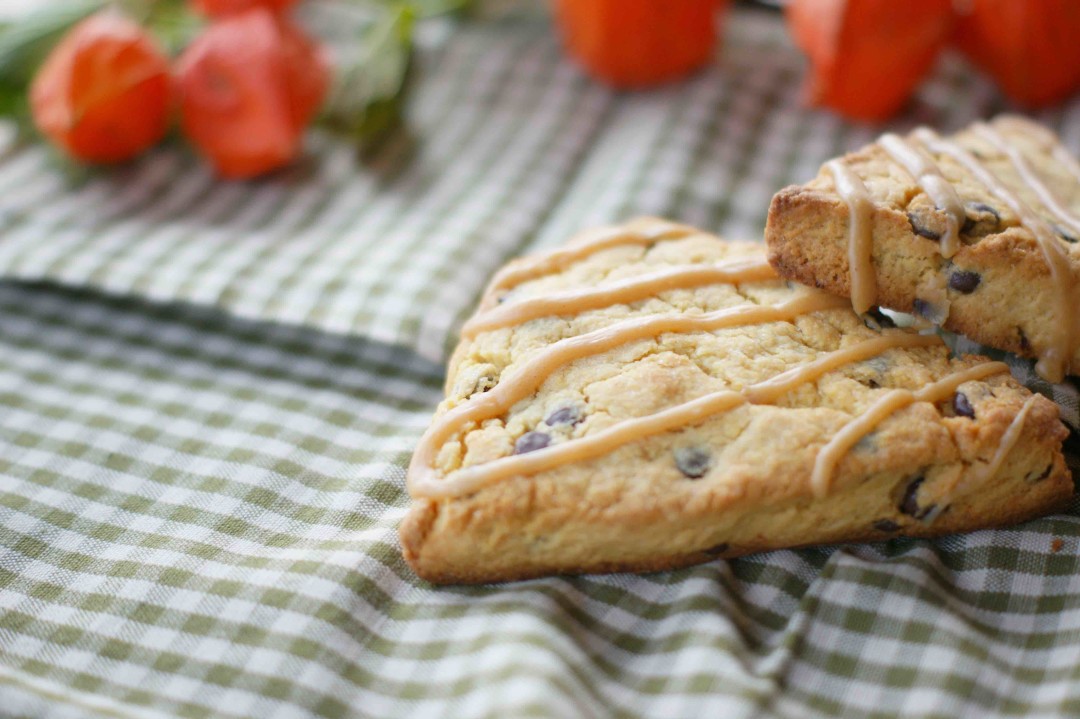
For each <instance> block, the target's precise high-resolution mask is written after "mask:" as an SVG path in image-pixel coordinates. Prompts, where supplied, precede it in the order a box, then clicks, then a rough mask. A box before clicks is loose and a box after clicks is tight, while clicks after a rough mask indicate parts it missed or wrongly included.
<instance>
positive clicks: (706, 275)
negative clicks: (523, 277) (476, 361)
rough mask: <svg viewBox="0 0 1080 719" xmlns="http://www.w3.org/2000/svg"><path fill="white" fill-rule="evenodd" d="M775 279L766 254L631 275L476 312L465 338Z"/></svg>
mask: <svg viewBox="0 0 1080 719" xmlns="http://www.w3.org/2000/svg"><path fill="white" fill-rule="evenodd" d="M771 279H776V271H775V270H773V268H772V267H771V266H770V265H769V263H768V261H767V260H765V258H763V257H755V258H749V259H745V258H744V259H737V260H730V261H728V262H724V263H721V264H717V265H712V266H709V265H688V266H684V267H673V268H670V269H667V270H664V271H662V272H657V273H654V274H650V275H643V276H640V277H631V278H629V279H627V280H623V281H621V282H613V283H611V284H607V285H604V286H602V287H595V288H586V289H583V290H575V291H572V292H561V293H557V294H552V295H547V296H546V297H532V298H529V299H526V300H521V301H520V302H513V303H510V304H506V305H502V306H499V307H495V308H492V309H490V310H488V311H487V312H483V313H481V314H478V315H476V316H474V317H473V318H472V319H470V320H469V321H468V322H466V323H465V326H464V327H462V328H461V336H462V337H464V338H471V337H475V336H476V335H478V334H479V333H481V332H487V331H489V330H494V329H499V328H500V327H510V326H514V325H518V324H521V323H522V322H527V321H529V320H533V319H536V318H538V317H550V316H552V315H563V314H571V313H578V312H583V311H585V310H595V309H599V308H601V307H609V306H611V305H613V304H629V303H631V302H637V301H639V300H643V299H647V298H650V297H654V296H655V295H657V294H658V293H660V292H664V291H666V290H675V289H686V288H689V287H700V286H701V285H711V284H716V283H718V282H754V281H759V280H771Z"/></svg>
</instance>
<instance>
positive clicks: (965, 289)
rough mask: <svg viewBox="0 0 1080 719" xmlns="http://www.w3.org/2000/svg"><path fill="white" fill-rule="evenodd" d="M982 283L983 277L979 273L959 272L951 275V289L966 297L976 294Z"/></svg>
mask: <svg viewBox="0 0 1080 719" xmlns="http://www.w3.org/2000/svg"><path fill="white" fill-rule="evenodd" d="M980 282H982V277H981V276H980V275H979V273H978V272H971V271H969V270H957V271H956V272H953V273H952V274H951V275H949V287H950V288H951V289H954V290H956V291H957V292H959V293H961V294H964V295H970V294H971V293H972V292H974V291H975V288H977V287H978V286H979V283H980Z"/></svg>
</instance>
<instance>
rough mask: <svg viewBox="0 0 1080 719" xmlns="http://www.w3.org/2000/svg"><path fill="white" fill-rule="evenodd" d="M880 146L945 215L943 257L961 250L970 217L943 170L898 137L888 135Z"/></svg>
mask: <svg viewBox="0 0 1080 719" xmlns="http://www.w3.org/2000/svg"><path fill="white" fill-rule="evenodd" d="M878 144H879V145H881V147H882V149H884V150H885V152H886V153H887V154H888V155H889V156H890V157H892V159H893V160H894V161H895V162H896V163H897V164H898V165H900V166H901V167H903V168H904V169H905V170H907V172H908V174H909V175H911V177H912V178H913V179H914V180H915V182H916V183H917V184H918V185H919V187H921V188H922V190H923V192H925V193H926V194H927V195H929V196H930V199H931V200H933V201H934V205H935V206H936V207H938V208H940V209H941V210H943V211H944V212H945V218H946V226H945V234H943V235H942V236H941V254H942V256H943V257H945V258H946V259H947V258H949V257H952V256H953V255H955V254H956V253H957V252H958V251H959V250H960V226H961V224H962V223H963V222H964V219H965V218H966V217H967V213H966V212H965V211H964V203H963V202H961V201H960V196H959V195H957V194H956V190H954V189H953V186H952V184H951V183H950V182H949V181H948V180H947V179H945V175H943V174H942V173H941V169H940V168H939V167H938V166H937V163H935V162H934V161H933V160H932V159H930V158H929V157H927V156H926V154H925V153H923V152H921V151H920V150H919V149H918V148H916V147H913V146H911V145H909V144H908V143H907V142H905V141H904V140H903V138H901V137H900V136H899V135H895V134H893V133H891V132H887V133H885V134H884V135H882V136H881V138H880V139H878Z"/></svg>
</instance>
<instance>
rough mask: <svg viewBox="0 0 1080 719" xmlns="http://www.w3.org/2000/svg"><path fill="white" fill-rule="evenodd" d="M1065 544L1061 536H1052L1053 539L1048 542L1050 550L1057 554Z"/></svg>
mask: <svg viewBox="0 0 1080 719" xmlns="http://www.w3.org/2000/svg"><path fill="white" fill-rule="evenodd" d="M1064 546H1065V540H1064V539H1062V538H1061V537H1054V540H1053V541H1052V542H1050V551H1051V552H1053V553H1054V554H1057V553H1058V552H1060V551H1061V550H1062V548H1063V547H1064Z"/></svg>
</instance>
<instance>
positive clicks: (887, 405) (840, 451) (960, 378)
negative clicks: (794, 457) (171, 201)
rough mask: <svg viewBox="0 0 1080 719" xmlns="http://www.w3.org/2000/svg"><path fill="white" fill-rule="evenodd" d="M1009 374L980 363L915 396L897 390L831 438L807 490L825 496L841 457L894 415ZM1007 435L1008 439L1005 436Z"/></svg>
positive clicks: (1006, 367) (999, 365)
mask: <svg viewBox="0 0 1080 719" xmlns="http://www.w3.org/2000/svg"><path fill="white" fill-rule="evenodd" d="M1008 371H1009V365H1007V364H1005V363H1004V362H983V363H982V364H978V365H975V366H974V367H969V368H968V369H966V370H962V371H960V372H955V373H953V374H951V375H949V376H947V377H945V378H943V379H940V380H938V381H937V382H934V383H933V384H928V385H926V386H925V387H923V388H922V389H919V390H917V391H915V392H911V391H909V390H906V389H897V390H893V391H891V392H889V393H888V394H886V395H884V396H882V397H881V398H880V399H878V400H877V401H876V402H874V403H873V404H871V405H870V406H869V407H868V408H867V409H866V410H865V411H863V413H862V414H860V415H859V416H858V417H856V418H855V419H853V420H851V421H850V422H848V423H847V424H846V425H844V426H843V427H841V428H840V431H838V432H837V433H836V434H835V435H833V438H832V439H831V440H829V442H828V444H826V445H825V446H824V447H823V448H822V449H821V451H820V452H818V455H817V458H816V459H815V460H814V471H813V473H812V474H811V476H810V487H811V489H812V490H813V492H814V496H815V497H818V498H820V497H824V496H825V494H826V493H828V491H829V483H830V481H831V479H832V475H833V472H834V471H835V469H836V465H837V464H838V463H839V462H840V460H841V459H842V458H843V456H844V455H845V454H847V452H848V451H849V450H850V449H851V448H852V447H854V446H855V444H856V443H857V442H858V441H859V440H860V439H862V438H863V437H865V436H866V435H867V434H869V433H870V432H871V431H873V429H874V428H875V427H877V426H878V425H879V424H881V422H882V421H883V420H884V419H885V418H886V417H888V416H889V415H891V414H892V413H893V412H896V411H897V410H899V409H902V408H903V407H907V406H908V405H910V404H914V403H916V402H931V403H937V402H940V401H942V400H944V399H946V398H947V397H949V396H950V395H951V394H952V393H953V392H955V391H956V389H957V388H958V387H959V386H960V385H962V384H963V383H965V382H971V381H974V380H979V379H983V378H985V377H989V376H991V375H995V374H1002V373H1007V372H1008ZM1006 435H1008V433H1007V432H1006ZM1003 441H1004V439H1003ZM991 474H992V473H991Z"/></svg>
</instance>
